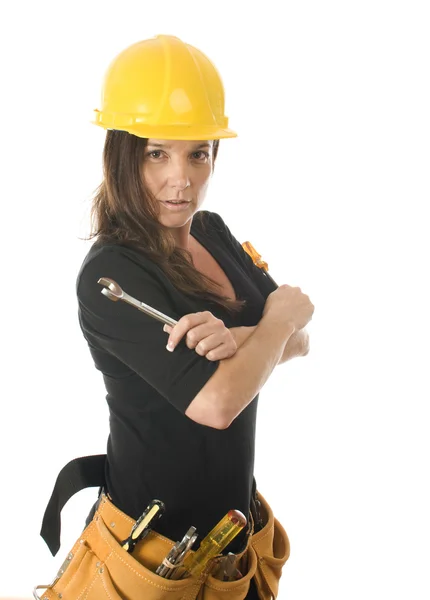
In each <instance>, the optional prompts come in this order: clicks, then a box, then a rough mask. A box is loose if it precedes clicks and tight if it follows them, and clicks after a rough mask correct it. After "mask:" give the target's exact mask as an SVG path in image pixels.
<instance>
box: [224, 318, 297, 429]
mask: <svg viewBox="0 0 430 600" xmlns="http://www.w3.org/2000/svg"><path fill="white" fill-rule="evenodd" d="M293 331H294V329H293V326H292V325H291V324H289V323H281V324H280V323H279V322H274V321H273V319H272V318H270V314H268V315H266V316H264V317H263V318H262V319H261V320H260V322H259V323H258V325H257V326H255V327H254V328H253V331H252V332H251V333H250V335H249V336H248V337H247V339H245V341H244V342H243V343H242V345H241V346H240V347H238V349H237V351H236V353H235V354H234V355H233V356H232V357H230V358H227V359H224V360H221V361H220V364H219V366H218V369H217V371H216V373H215V375H214V376H213V378H219V380H222V381H224V382H227V385H226V386H225V388H224V393H223V394H222V395H221V396H218V397H217V403H218V402H220V403H221V405H222V406H219V409H220V410H221V412H222V414H223V420H224V421H225V423H226V426H227V427H228V426H229V424H230V423H231V422H232V421H234V419H235V418H236V417H237V416H238V415H239V414H240V413H241V412H242V411H243V409H244V408H246V406H248V404H249V403H250V402H251V401H252V400H253V399H254V398H255V396H256V395H257V394H258V393H259V391H260V390H261V388H262V387H263V385H264V384H265V383H266V381H267V380H268V378H269V376H270V375H271V373H272V371H273V369H274V368H275V367H276V365H277V364H278V363H279V361H280V360H281V357H282V354H283V351H284V347H285V344H286V342H287V341H288V339H289V338H290V337H291V335H292V334H293Z"/></svg>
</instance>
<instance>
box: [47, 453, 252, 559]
mask: <svg viewBox="0 0 430 600" xmlns="http://www.w3.org/2000/svg"><path fill="white" fill-rule="evenodd" d="M105 466H106V454H96V455H94V456H81V457H80V458H75V459H73V460H71V461H70V462H69V463H67V465H66V466H64V467H63V468H62V469H61V471H60V472H59V474H58V477H57V480H56V482H55V485H54V489H53V491H52V494H51V498H50V499H49V502H48V505H47V507H46V509H45V514H44V515H43V521H42V529H41V530H40V535H41V536H42V538H43V539H44V540H45V542H46V544H47V545H48V548H49V550H50V551H51V554H52V555H53V556H55V555H56V554H57V552H58V550H59V549H60V535H61V515H60V513H61V511H62V510H63V508H64V506H65V504H66V503H67V502H68V500H70V498H71V497H72V496H74V495H75V494H76V493H77V492H80V491H81V490H83V489H85V488H87V487H105V486H106V482H105ZM256 491H257V484H256V481H255V477H254V478H253V482H252V494H251V507H250V508H251V513H252V516H253V518H254V522H255V523H254V526H255V529H256V530H258V529H259V528H260V527H261V526H262V523H261V515H260V510H259V508H260V507H259V504H260V503H259V501H258V498H257V493H256ZM257 528H258V529H257Z"/></svg>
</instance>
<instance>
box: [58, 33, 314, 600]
mask: <svg viewBox="0 0 430 600" xmlns="http://www.w3.org/2000/svg"><path fill="white" fill-rule="evenodd" d="M102 98H103V107H102V110H101V111H96V121H95V122H96V124H98V125H100V126H102V127H104V128H105V129H108V131H107V135H106V141H105V147H104V157H103V159H104V163H103V166H104V180H103V182H102V184H101V185H100V187H99V189H98V191H97V193H96V195H95V198H94V204H93V217H94V229H93V231H92V234H91V238H95V241H94V243H93V245H92V246H91V248H90V250H89V252H88V254H87V256H86V257H85V260H84V261H83V264H82V266H81V269H80V271H79V275H78V278H77V295H78V300H79V322H80V326H81V329H82V332H83V334H84V336H85V338H86V340H87V342H88V345H89V349H90V352H91V354H92V358H93V360H94V363H95V366H96V368H97V369H98V370H99V371H101V373H102V375H103V379H104V383H105V386H106V391H107V396H106V399H107V402H108V405H109V411H110V435H109V439H108V445H107V457H106V460H105V462H104V463H103V469H104V472H103V477H101V479H100V480H99V481H98V484H101V485H102V488H103V494H101V495H100V498H99V501H98V503H97V505H96V506H95V507H94V509H93V511H92V512H91V514H90V516H89V518H88V520H87V525H90V524H91V523H92V521H91V520H92V519H93V517H94V511H95V509H96V508H97V506H98V504H99V503H100V500H101V498H102V497H103V499H104V500H103V501H108V502H111V503H112V506H113V507H114V508H112V507H111V510H116V513H115V514H117V515H119V514H120V512H119V511H121V515H126V516H127V517H125V516H121V518H124V519H125V518H130V519H132V520H133V522H134V521H135V520H137V519H138V518H139V516H140V515H141V514H142V512H143V510H144V509H145V507H147V506H148V505H149V503H150V502H151V500H153V499H154V498H158V499H161V500H162V501H163V502H164V503H165V506H166V511H165V513H164V515H163V516H162V518H161V519H160V520H159V521H157V524H156V526H155V527H154V530H155V531H156V532H157V534H158V535H159V536H164V538H168V539H169V540H171V541H172V542H174V541H178V540H181V539H182V538H183V536H184V534H185V533H186V531H187V530H188V529H189V527H190V526H191V525H193V526H195V527H196V528H197V532H198V534H199V538H198V540H197V542H196V543H195V545H194V546H193V550H196V549H197V548H198V546H199V543H200V541H201V540H202V538H203V537H205V536H206V534H207V533H208V532H209V531H210V530H211V529H212V528H213V526H214V525H215V524H216V523H217V522H218V521H219V520H220V519H221V518H222V517H223V516H224V515H225V514H226V513H227V512H228V511H229V510H230V509H237V510H240V511H241V512H242V513H243V514H244V515H245V516H246V517H247V519H248V521H249V527H248V528H244V529H243V530H242V532H241V533H240V534H239V535H238V536H237V537H236V538H235V539H234V540H233V541H232V542H231V543H230V544H229V546H228V547H227V548H226V551H225V552H227V551H229V552H233V553H235V554H238V555H239V557H238V558H240V557H242V562H239V561H238V563H237V565H238V566H240V567H241V569H242V570H245V573H244V572H242V575H244V577H242V579H239V580H237V581H235V582H234V586H232V584H226V583H223V584H219V585H231V586H232V587H231V593H229V594H227V595H226V594H225V593H224V595H223V596H222V597H223V598H226V597H227V598H231V599H233V600H242V599H243V598H249V599H250V598H259V597H260V598H266V597H267V598H269V597H271V596H272V594H273V595H274V596H276V593H277V582H278V579H279V577H280V570H281V567H282V564H283V563H284V562H285V561H286V560H287V558H288V538H287V537H286V534H285V532H284V531H283V529H282V527H281V526H280V525H279V524H277V526H278V529H276V528H275V529H276V531H275V534H274V533H273V516H272V539H273V536H275V538H276V539H275V541H273V542H272V543H271V546H270V552H271V553H272V555H273V554H275V556H274V557H273V560H274V561H275V562H274V563H273V564H274V566H273V569H272V571H273V572H272V571H271V572H270V574H269V576H268V575H267V572H266V573H265V571H264V568H263V567H261V568H260V567H259V569H260V570H257V567H256V564H257V557H258V558H260V562H261V564H263V563H264V557H263V558H262V557H260V556H259V555H258V548H257V546H258V544H257V545H256V546H255V550H256V553H257V554H256V557H254V555H252V557H251V555H250V554H249V553H248V548H249V547H250V538H251V535H252V534H256V533H257V532H258V530H259V528H260V529H261V528H262V527H264V526H265V525H266V523H265V521H267V516H268V514H269V513H268V511H270V507H268V505H267V506H266V504H264V506H265V507H266V508H265V509H264V510H262V511H261V512H262V514H260V513H259V511H258V505H259V502H258V500H261V501H262V502H263V500H262V498H261V497H260V498H259V497H258V495H257V493H256V489H255V480H254V478H253V466H254V445H255V426H256V412H257V402H258V392H259V390H260V389H261V387H262V386H263V385H264V383H265V381H266V380H267V378H268V377H269V376H270V373H271V372H272V370H273V369H274V367H275V366H276V365H277V364H278V363H280V362H284V361H285V360H288V359H289V358H291V357H293V356H303V355H305V354H306V353H307V352H308V337H307V333H306V331H305V330H304V327H305V325H306V324H307V322H308V321H309V320H310V319H311V317H312V313H313V305H312V304H311V302H310V301H309V298H308V297H307V296H306V295H304V294H302V293H301V291H300V289H299V288H292V287H290V286H287V285H284V286H280V287H279V288H277V287H276V285H274V283H273V281H272V280H270V278H268V277H267V276H266V275H265V274H264V273H263V272H262V271H261V269H259V268H257V267H256V266H255V265H254V264H253V261H252V259H251V258H250V256H249V255H248V254H247V253H246V252H245V251H244V250H243V248H242V246H241V244H240V243H239V242H238V241H237V240H236V239H235V237H234V236H233V235H232V233H231V232H230V230H229V228H228V226H227V225H226V224H225V222H224V220H223V219H222V218H221V216H220V215H219V214H217V213H215V212H211V211H207V210H203V209H202V205H203V202H204V198H205V194H206V191H207V187H208V185H209V181H210V178H211V176H212V174H213V169H214V164H215V160H216V156H217V152H218V147H219V140H220V139H222V138H228V137H234V136H235V135H236V134H235V133H234V132H233V131H232V130H230V129H229V128H228V126H227V125H228V120H227V118H226V117H225V116H224V112H223V111H224V90H223V87H222V83H221V80H220V78H219V75H218V73H217V71H216V69H215V67H214V66H213V65H212V63H211V62H210V61H209V59H207V57H205V55H203V54H202V53H201V52H200V51H199V50H197V49H196V48H193V47H191V46H189V45H187V44H184V43H183V42H181V41H180V40H179V39H178V38H175V37H172V36H158V37H156V38H153V39H151V40H145V41H143V42H139V43H137V44H134V45H133V46H131V47H130V48H127V49H126V50H125V51H124V52H122V53H121V54H120V55H119V56H118V57H117V58H116V59H115V60H114V61H113V62H112V63H111V65H110V67H109V70H108V72H107V74H106V77H105V82H104V89H103V94H102ZM103 277H105V278H110V279H113V280H114V281H115V282H117V283H118V284H119V285H120V286H121V287H122V289H123V290H124V291H125V292H127V293H128V294H129V295H131V296H132V297H134V298H136V299H138V300H140V301H143V302H145V303H146V304H149V305H150V306H152V307H154V308H156V309H157V310H159V311H161V312H163V313H164V314H166V315H168V316H170V317H172V318H174V319H175V320H177V321H178V323H177V325H175V326H174V327H172V326H164V327H163V325H162V323H160V321H158V320H156V319H154V318H153V317H151V316H149V315H147V314H144V313H142V312H140V311H138V310H136V308H134V307H133V306H130V305H129V304H126V303H124V302H112V301H110V300H109V299H108V298H106V297H105V296H104V295H103V294H101V289H102V288H101V286H100V283H99V279H100V278H103ZM163 331H164V333H163ZM166 333H167V335H166ZM168 341H169V342H170V343H171V346H170V345H169V344H168V343H167V342H168ZM166 344H167V345H166ZM87 483H88V481H87ZM81 487H83V485H81ZM106 499H107V500H106ZM264 502H265V501H264ZM109 506H110V505H109ZM270 514H271V513H270ZM118 520H119V517H118ZM108 521H109V520H108V519H105V522H106V524H107V526H108V527H109V526H110V525H111V523H108ZM115 521H117V518H115V519H114V521H113V523H114V526H113V527H111V528H110V532H111V533H112V534H113V535H116V532H115V529H114V527H115V525H116V527H118V523H116V522H115ZM267 527H268V526H267ZM257 535H258V533H257ZM262 537H266V538H267V535H265V536H262ZM120 538H121V536H119V537H118V538H117V539H118V540H119V539H120ZM278 538H279V539H278ZM281 538H282V540H281ZM159 539H161V537H159ZM258 543H259V542H258ZM276 545H278V547H279V548H282V551H281V550H279V552H278V554H276V552H277V550H276V548H275V549H273V548H272V546H273V547H274V546H276ZM254 558H255V560H254ZM139 560H140V562H141V563H142V564H146V566H148V565H150V560H149V555H148V556H145V542H142V548H141V552H140V554H139ZM157 560H159V557H158V559H157ZM148 561H149V562H148ZM276 561H278V563H276ZM99 562H100V561H99ZM254 563H255V564H254ZM155 564H156V561H155V562H154V564H153V565H152V566H154V565H155ZM151 570H152V571H153V570H154V569H151ZM112 577H113V576H112ZM242 580H243V585H242V583H241V582H242ZM254 580H255V581H254ZM151 581H152V580H151ZM155 581H156V580H155ZM210 581H211V582H212V583H210ZM175 583H176V582H175ZM177 583H179V582H177ZM114 584H116V582H115V580H114ZM256 584H257V585H256ZM152 585H156V583H152ZM199 585H200V588H199V589H197V588H196V590H197V591H196V590H194V593H195V594H196V593H197V592H198V593H199V594H200V595H199V598H200V597H201V598H215V597H218V596H216V594H217V593H218V592H217V591H216V590H217V589H218V590H219V589H221V588H217V585H216V584H214V578H209V579H208V580H206V583H204V582H203V581H201V582H200V584H199ZM257 588H258V594H259V595H257ZM229 590H230V588H229V589H228V590H227V591H229ZM123 594H126V592H125V591H123ZM187 594H188V595H186V594H184V596H178V598H179V597H184V598H185V597H187V598H188V597H189V598H192V597H194V596H193V595H192V593H191V592H190V593H188V592H187ZM211 594H212V595H211ZM63 597H64V598H66V600H67V597H66V596H65V595H64V594H63ZM124 597H127V596H126V595H125V596H124ZM145 597H149V595H145ZM169 597H170V598H172V596H169ZM160 598H161V596H160Z"/></svg>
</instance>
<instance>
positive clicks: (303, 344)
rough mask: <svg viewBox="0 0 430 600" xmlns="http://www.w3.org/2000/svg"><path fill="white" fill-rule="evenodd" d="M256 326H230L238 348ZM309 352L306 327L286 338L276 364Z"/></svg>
mask: <svg viewBox="0 0 430 600" xmlns="http://www.w3.org/2000/svg"><path fill="white" fill-rule="evenodd" d="M255 329H256V326H251V327H244V326H242V327H231V328H230V331H231V333H232V334H233V337H234V339H235V341H236V344H237V347H238V348H240V347H241V346H242V345H243V344H244V343H245V341H246V340H247V339H248V338H249V336H250V335H251V334H252V333H253V332H254V331H255ZM308 352H309V334H308V332H307V331H306V329H304V328H303V329H300V330H298V331H295V332H294V333H293V334H292V335H291V336H290V337H289V338H288V339H287V340H286V343H285V346H284V350H283V352H282V356H281V357H280V359H279V361H278V365H280V364H282V363H284V362H287V361H288V360H291V359H292V358H296V357H298V356H306V354H308Z"/></svg>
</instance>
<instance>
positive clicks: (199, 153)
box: [192, 150, 209, 161]
mask: <svg viewBox="0 0 430 600" xmlns="http://www.w3.org/2000/svg"><path fill="white" fill-rule="evenodd" d="M202 155H203V156H202ZM192 157H193V158H195V159H196V160H198V161H203V160H207V159H208V158H209V152H205V151H204V150H197V152H193V154H192Z"/></svg>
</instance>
